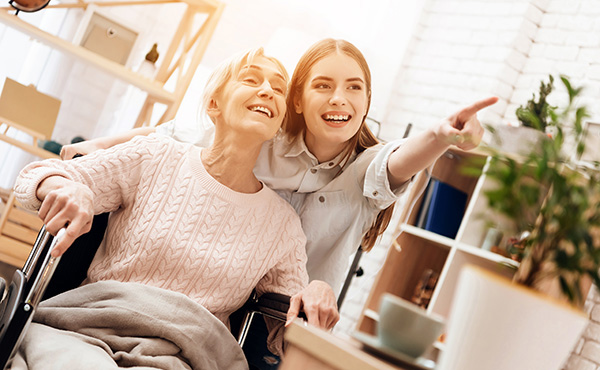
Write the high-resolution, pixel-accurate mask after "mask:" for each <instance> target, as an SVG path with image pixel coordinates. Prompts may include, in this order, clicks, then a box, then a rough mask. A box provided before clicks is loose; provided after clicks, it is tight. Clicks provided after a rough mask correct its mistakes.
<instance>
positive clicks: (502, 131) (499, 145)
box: [490, 125, 548, 156]
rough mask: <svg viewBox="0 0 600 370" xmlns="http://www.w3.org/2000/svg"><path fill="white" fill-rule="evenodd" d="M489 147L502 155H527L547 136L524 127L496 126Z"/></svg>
mask: <svg viewBox="0 0 600 370" xmlns="http://www.w3.org/2000/svg"><path fill="white" fill-rule="evenodd" d="M495 130H496V132H495V133H494V134H493V135H492V140H491V142H490V146H491V147H492V148H495V149H497V150H499V151H501V152H504V153H515V154H520V155H523V156H526V155H528V154H529V153H531V152H532V151H533V150H536V148H538V147H539V145H540V143H541V142H542V140H545V139H546V138H547V137H548V136H546V134H545V133H544V132H542V131H539V130H536V129H533V128H530V127H525V126H517V127H515V126H508V125H498V126H496V127H495Z"/></svg>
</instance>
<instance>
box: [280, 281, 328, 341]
mask: <svg viewBox="0 0 600 370" xmlns="http://www.w3.org/2000/svg"><path fill="white" fill-rule="evenodd" d="M300 309H304V313H305V314H306V318H307V320H308V323H309V324H311V325H314V326H317V327H320V328H323V329H331V328H333V326H334V325H335V324H336V323H337V322H338V320H339V319H340V314H339V312H338V310H337V302H336V298H335V294H334V293H333V289H331V287H330V286H329V284H327V283H325V282H323V281H319V280H313V281H311V282H310V284H308V286H307V287H306V288H304V289H303V290H302V291H300V292H299V293H297V294H295V295H293V296H292V297H291V298H290V308H289V310H288V313H287V321H286V323H285V325H286V326H288V325H289V324H290V323H291V322H292V321H293V320H294V318H296V317H297V316H298V313H299V312H300Z"/></svg>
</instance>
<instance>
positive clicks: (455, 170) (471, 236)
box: [358, 149, 518, 334]
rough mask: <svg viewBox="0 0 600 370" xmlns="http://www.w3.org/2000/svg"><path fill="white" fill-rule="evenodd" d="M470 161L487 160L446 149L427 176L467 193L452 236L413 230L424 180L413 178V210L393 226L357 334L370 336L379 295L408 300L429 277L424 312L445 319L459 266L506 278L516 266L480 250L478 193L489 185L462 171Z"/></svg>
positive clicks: (482, 231) (481, 203) (482, 209)
mask: <svg viewBox="0 0 600 370" xmlns="http://www.w3.org/2000/svg"><path fill="white" fill-rule="evenodd" d="M473 157H478V158H479V159H481V167H483V166H484V163H485V159H486V157H485V156H484V155H483V154H482V153H478V152H464V151H461V150H458V149H451V150H449V151H448V152H446V153H445V155H443V156H442V157H441V158H440V159H439V160H438V161H437V162H436V163H435V165H434V167H433V169H432V171H431V177H432V178H434V179H437V180H439V181H441V182H443V183H445V184H447V185H450V186H452V187H453V188H455V189H458V190H460V191H461V192H464V193H466V204H465V208H464V213H462V214H459V215H458V216H455V217H460V218H461V220H460V221H459V223H460V226H459V227H458V230H457V232H456V236H455V237H453V238H449V237H446V236H442V235H439V234H436V233H434V232H431V231H428V230H425V229H424V228H422V227H417V226H416V225H417V224H418V221H419V218H420V217H419V210H420V209H421V206H422V204H423V199H424V198H425V195H424V194H425V192H424V191H423V189H424V187H425V186H426V185H427V182H428V177H427V176H426V175H425V174H421V175H419V177H418V178H417V179H416V182H415V186H413V187H412V190H411V192H410V194H408V198H407V201H406V204H408V205H410V204H412V203H414V206H413V207H412V209H410V207H407V208H406V209H405V211H404V212H403V213H404V214H402V215H401V217H400V219H401V220H403V222H402V223H401V224H400V225H398V230H397V231H398V232H399V236H398V237H397V238H396V240H395V241H394V242H393V245H392V246H391V247H390V248H389V251H388V254H387V257H386V260H385V263H384V265H383V267H382V269H381V271H380V272H379V275H378V277H377V279H376V280H375V283H374V285H373V288H372V289H371V293H370V295H369V297H368V299H367V302H366V305H365V308H364V310H363V314H362V315H361V318H360V320H359V323H358V330H360V331H363V332H367V333H372V334H374V333H375V331H376V319H377V311H378V307H379V301H380V299H381V295H382V294H383V293H384V292H390V293H392V294H395V295H397V296H400V297H402V298H404V299H406V300H411V298H413V295H414V293H415V288H416V287H417V285H418V284H419V282H420V281H421V280H422V279H427V278H428V277H429V276H431V275H433V276H434V278H435V277H437V283H436V284H435V286H434V288H433V291H432V294H431V296H430V297H427V298H428V301H429V303H428V305H427V310H428V311H429V312H435V313H437V314H441V315H442V316H445V317H448V313H449V311H450V307H451V304H452V297H453V295H454V290H455V287H456V284H457V280H458V276H459V272H460V270H461V268H462V267H463V266H464V265H466V264H473V265H477V266H481V267H484V268H486V269H489V270H493V271H495V272H497V273H500V274H502V275H505V276H509V277H510V276H512V274H513V273H514V271H515V269H516V267H518V263H517V262H515V261H513V260H511V259H509V258H506V257H503V256H501V255H499V254H496V253H492V252H490V251H488V250H484V249H482V248H481V247H480V246H481V244H482V242H483V240H484V238H485V235H486V233H487V231H488V227H487V224H486V222H485V221H484V219H483V217H482V215H483V214H486V213H487V212H486V209H487V200H486V198H485V196H484V194H483V190H484V189H486V188H487V187H488V186H489V183H488V181H487V180H486V176H485V174H484V175H481V176H479V177H473V176H469V175H465V174H463V173H462V171H461V167H462V166H464V165H465V163H466V162H467V161H468V160H469V159H470V158H473ZM488 215H489V214H488Z"/></svg>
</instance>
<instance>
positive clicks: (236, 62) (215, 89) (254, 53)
mask: <svg viewBox="0 0 600 370" xmlns="http://www.w3.org/2000/svg"><path fill="white" fill-rule="evenodd" d="M257 57H263V58H266V59H268V60H270V61H272V62H273V63H275V65H277V67H278V68H279V69H280V72H281V74H282V75H283V77H284V78H285V81H286V83H287V82H288V81H289V75H288V73H287V71H286V69H285V67H284V66H283V64H282V63H281V62H280V61H279V60H277V59H276V58H273V57H270V56H267V55H265V50H264V49H263V48H262V47H259V48H253V49H250V50H248V51H246V52H243V53H240V54H236V55H234V56H232V57H230V58H229V59H226V60H225V61H223V62H222V63H220V64H219V66H217V68H216V69H215V70H214V71H213V73H212V74H211V75H210V77H209V78H208V82H207V83H206V87H205V89H204V94H203V95H202V112H206V110H207V109H208V107H209V104H210V101H211V99H212V98H213V97H215V96H218V95H219V94H220V93H221V92H222V91H223V88H224V87H225V85H226V84H227V82H229V81H231V80H232V79H233V78H235V77H236V76H237V75H238V73H239V72H240V70H241V69H242V67H244V66H245V65H247V64H250V63H252V61H253V60H254V59H255V58H257ZM286 94H287V91H286Z"/></svg>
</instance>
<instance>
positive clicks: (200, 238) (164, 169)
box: [15, 135, 308, 322]
mask: <svg viewBox="0 0 600 370" xmlns="http://www.w3.org/2000/svg"><path fill="white" fill-rule="evenodd" d="M200 151H201V149H199V148H196V147H194V146H193V145H190V144H182V143H178V142H176V141H174V140H172V139H170V138H166V137H163V136H158V135H151V136H150V137H137V138H135V139H134V140H132V141H130V142H127V143H125V144H122V145H118V146H115V147H113V148H111V149H109V150H106V151H98V152H95V153H93V154H89V155H87V156H85V157H81V158H78V159H75V160H71V161H60V160H46V161H42V162H35V163H32V164H30V165H28V166H27V167H25V169H23V171H22V172H21V174H20V175H19V178H18V179H17V183H16V185H15V194H16V197H17V199H18V200H19V202H21V203H22V204H23V205H24V206H26V207H27V208H29V209H38V208H39V206H40V202H39V200H38V199H37V197H36V188H37V186H38V184H39V183H40V182H41V181H42V180H43V179H44V178H46V177H48V176H51V175H60V176H64V177H66V178H68V179H71V180H74V181H77V182H80V183H83V184H85V185H87V186H88V187H89V188H90V189H91V190H92V192H93V193H94V212H95V213H96V214H98V213H103V212H108V211H111V212H112V214H111V216H110V220H109V225H108V229H107V233H106V237H105V238H104V241H103V242H102V245H101V246H100V249H99V251H98V253H97V254H96V257H95V258H94V261H93V262H92V265H91V267H90V269H89V271H88V280H87V281H88V282H95V281H99V280H118V281H131V282H137V283H142V284H147V285H151V286H155V287H159V288H164V289H170V290H173V291H176V292H180V293H183V294H186V295H187V296H189V297H190V298H192V299H194V300H195V301H197V302H198V303H200V304H202V305H203V306H204V307H206V308H207V309H208V310H209V311H210V312H212V313H213V314H214V315H215V316H216V317H218V318H219V319H220V320H221V321H223V322H227V318H228V316H229V315H230V314H231V313H232V312H233V311H235V310H236V309H237V308H239V307H240V306H241V305H242V304H243V303H244V301H245V300H246V299H247V298H248V296H249V294H250V293H251V291H252V289H253V288H254V287H256V288H257V291H258V292H259V294H260V293H262V292H277V293H282V294H288V295H291V294H294V293H296V292H298V291H299V290H300V289H302V288H303V287H304V286H305V285H306V284H307V282H308V275H307V273H306V267H305V265H306V252H305V242H306V239H305V236H304V234H303V232H302V229H301V225H300V220H299V218H298V216H297V215H296V212H294V210H293V209H292V207H291V206H290V205H289V204H288V203H287V202H285V201H284V200H283V199H282V198H280V197H279V196H278V195H277V194H276V193H275V192H273V191H272V190H270V189H269V188H267V187H266V186H263V188H262V190H260V191H259V192H257V193H254V194H243V193H238V192H235V191H233V190H231V189H229V188H227V187H226V186H224V185H222V184H220V183H219V182H217V181H216V180H215V179H214V178H213V177H211V176H210V175H209V174H208V173H207V172H206V170H205V168H204V166H203V165H202V161H201V160H200Z"/></svg>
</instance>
